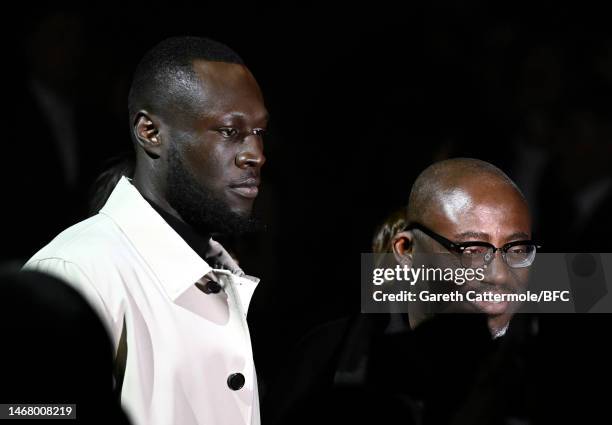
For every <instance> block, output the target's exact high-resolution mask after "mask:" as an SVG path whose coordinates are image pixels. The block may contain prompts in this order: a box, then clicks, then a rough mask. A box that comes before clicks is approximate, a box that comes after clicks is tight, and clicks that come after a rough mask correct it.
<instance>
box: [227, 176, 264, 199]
mask: <svg viewBox="0 0 612 425" xmlns="http://www.w3.org/2000/svg"><path fill="white" fill-rule="evenodd" d="M259 183H260V181H259V179H256V178H248V179H245V180H241V181H239V182H236V183H232V184H230V186H229V187H230V189H231V190H232V191H233V192H234V193H236V194H238V195H239V196H242V197H243V198H249V199H254V198H256V197H257V195H258V194H259Z"/></svg>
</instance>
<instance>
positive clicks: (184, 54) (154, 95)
mask: <svg viewBox="0 0 612 425" xmlns="http://www.w3.org/2000/svg"><path fill="white" fill-rule="evenodd" d="M197 59H200V60H205V61H211V62H226V63H235V64H240V65H243V64H244V62H243V61H242V59H241V58H240V56H238V54H237V53H236V52H234V51H233V50H232V49H230V48H229V47H228V46H226V45H225V44H222V43H219V42H217V41H214V40H210V39H208V38H202V37H188V36H184V37H171V38H168V39H166V40H164V41H162V42H161V43H159V44H157V45H156V46H154V47H153V48H152V49H150V50H149V51H148V52H147V53H146V54H145V55H144V57H143V58H142V59H141V61H140V62H139V64H138V65H137V67H136V70H135V72H134V77H133V79H132V85H131V87H130V92H129V95H128V110H129V114H130V120H132V119H133V117H134V115H135V114H136V113H137V112H138V111H139V110H142V109H145V110H147V111H149V112H154V113H161V114H163V113H164V112H166V111H167V110H168V108H171V110H173V111H177V112H191V111H193V109H194V107H195V106H196V103H197V96H195V94H197V93H198V90H199V81H198V77H197V75H196V74H195V71H194V69H193V62H194V61H195V60H197Z"/></svg>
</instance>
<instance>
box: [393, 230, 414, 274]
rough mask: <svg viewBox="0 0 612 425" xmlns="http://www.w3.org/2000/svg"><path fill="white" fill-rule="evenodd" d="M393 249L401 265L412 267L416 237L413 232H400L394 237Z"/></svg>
mask: <svg viewBox="0 0 612 425" xmlns="http://www.w3.org/2000/svg"><path fill="white" fill-rule="evenodd" d="M391 248H392V249H393V255H394V256H395V259H396V260H397V262H398V263H399V264H401V265H407V266H408V267H412V251H413V248H414V235H413V233H412V231H410V230H408V231H404V232H399V233H397V234H396V235H395V236H393V239H391Z"/></svg>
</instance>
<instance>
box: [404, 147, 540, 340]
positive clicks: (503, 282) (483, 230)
mask: <svg viewBox="0 0 612 425" xmlns="http://www.w3.org/2000/svg"><path fill="white" fill-rule="evenodd" d="M407 215H408V217H407V218H408V222H409V223H418V224H420V225H421V226H424V227H422V228H420V229H413V230H411V231H404V232H400V233H398V234H397V235H396V236H395V238H394V242H393V243H394V245H393V247H394V252H396V254H399V255H400V256H403V255H404V254H406V253H425V254H432V253H448V252H449V248H448V247H447V246H446V245H444V244H442V243H441V242H440V241H439V239H435V238H434V237H432V235H431V232H433V233H435V234H437V235H438V236H439V237H442V238H444V239H446V240H448V241H450V242H451V243H453V244H468V245H469V244H471V243H474V242H476V243H487V244H489V246H492V247H494V248H497V249H504V247H512V246H514V245H512V244H513V243H517V244H519V245H520V243H521V242H525V243H531V242H530V239H531V216H530V213H529V208H528V206H527V203H526V201H525V198H524V197H523V195H522V193H521V191H520V190H519V189H518V187H517V186H516V185H515V184H514V182H512V180H510V178H509V177H508V176H507V175H506V174H504V173H503V172H502V171H501V170H500V169H499V168H497V167H495V166H493V165H491V164H489V163H487V162H484V161H481V160H477V159H469V158H456V159H449V160H446V161H441V162H438V163H436V164H433V165H431V166H430V167H428V168H427V169H425V171H423V172H422V173H421V174H420V175H419V177H418V178H417V180H416V181H415V183H414V185H413V187H412V191H411V193H410V200H409V205H408V214H407ZM424 228H426V229H429V230H428V231H427V232H424V231H423V229H424ZM480 246H482V245H480ZM517 246H518V245H517ZM496 251H497V250H496ZM496 251H494V257H493V260H492V261H491V262H490V263H489V264H488V265H487V268H486V271H485V272H484V279H483V280H482V281H473V282H468V283H466V284H465V285H463V286H462V287H461V288H460V290H461V291H469V290H474V291H480V292H483V291H484V292H486V291H489V292H502V293H503V292H515V293H518V292H521V291H523V290H524V289H525V287H526V284H527V276H528V271H527V269H526V268H510V267H509V266H508V265H507V264H506V263H505V262H504V261H505V260H504V259H503V258H502V257H503V255H502V253H495V252H496ZM502 252H505V251H502ZM504 255H505V254H504ZM452 289H453V290H454V289H456V288H455V287H452ZM459 307H460V308H465V309H466V311H478V312H484V313H486V314H487V315H488V318H489V327H490V329H491V331H492V332H493V334H496V333H497V332H499V331H500V330H501V329H504V327H505V326H507V324H508V322H509V320H510V317H511V316H512V311H511V310H510V308H509V307H508V305H507V303H506V304H504V303H492V302H484V303H477V302H475V303H471V302H466V303H465V304H460V306H459ZM419 314H422V312H420V311H418V310H417V309H415V311H413V312H412V316H411V323H412V322H413V321H416V322H418V321H419V320H420V319H419Z"/></svg>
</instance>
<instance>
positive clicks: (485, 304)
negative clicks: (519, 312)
mask: <svg viewBox="0 0 612 425" xmlns="http://www.w3.org/2000/svg"><path fill="white" fill-rule="evenodd" d="M468 302H469V303H470V304H471V305H472V306H473V307H474V308H475V309H476V310H477V311H478V312H479V313H485V314H486V315H488V316H499V315H500V314H504V313H506V312H507V311H508V309H509V308H510V303H509V302H508V301H499V302H495V301H468Z"/></svg>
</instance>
